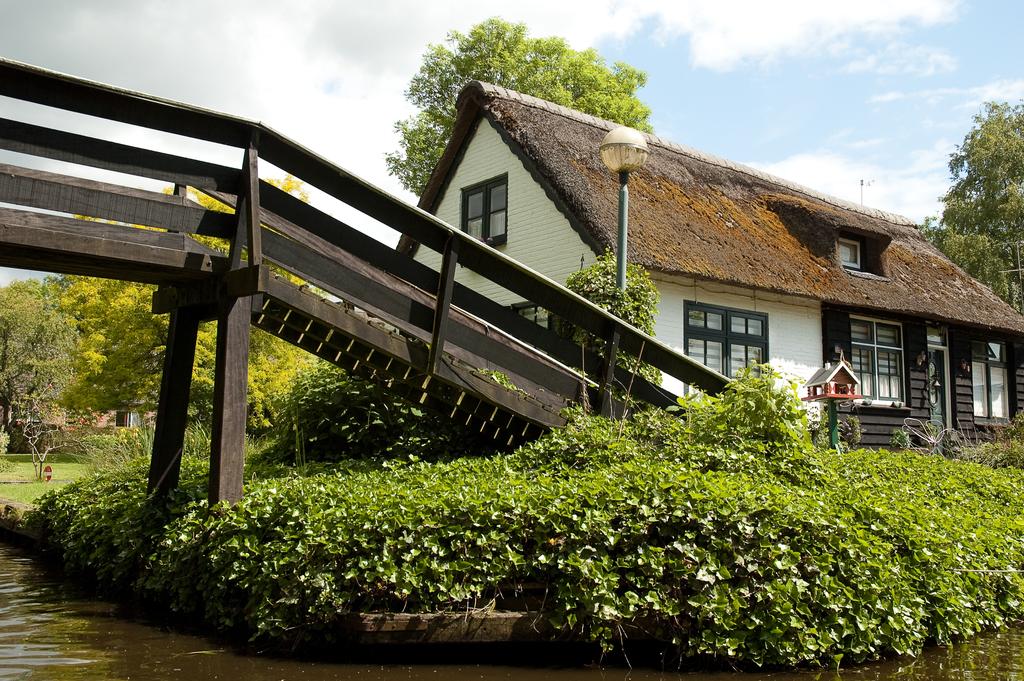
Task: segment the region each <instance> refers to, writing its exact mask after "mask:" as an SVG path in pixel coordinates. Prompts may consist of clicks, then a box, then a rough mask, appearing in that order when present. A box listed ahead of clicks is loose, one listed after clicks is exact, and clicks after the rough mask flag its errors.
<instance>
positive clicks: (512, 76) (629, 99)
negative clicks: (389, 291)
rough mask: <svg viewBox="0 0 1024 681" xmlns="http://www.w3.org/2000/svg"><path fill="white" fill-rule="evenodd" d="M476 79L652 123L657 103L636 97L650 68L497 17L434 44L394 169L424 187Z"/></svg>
mask: <svg viewBox="0 0 1024 681" xmlns="http://www.w3.org/2000/svg"><path fill="white" fill-rule="evenodd" d="M470 80H483V81H487V82H490V83H494V84H495V85H501V86H503V87H507V88H510V89H513V90H518V91H519V92H523V93H525V94H529V95H533V96H535V97H540V98H542V99H546V100H549V101H552V102H555V103H556V104H562V105H564V106H568V107H572V108H574V109H578V110H580V111H583V112H585V113H589V114H592V115H594V116H599V117H601V118H607V119H609V120H613V121H616V122H618V123H622V124H623V125H629V126H632V127H634V128H637V129H639V130H645V131H650V130H651V126H650V123H649V122H648V116H649V115H650V109H649V108H648V107H647V106H646V105H645V104H644V103H643V102H641V101H640V100H639V99H637V97H636V91H637V90H638V89H639V88H641V87H643V86H644V84H645V83H646V82H647V74H645V73H644V72H643V71H640V70H639V69H636V68H634V67H632V66H630V65H629V64H626V63H623V62H616V63H615V64H613V65H612V66H611V67H609V66H608V65H607V64H606V63H605V60H604V58H603V57H601V55H599V54H598V53H597V51H595V50H593V49H588V50H582V51H577V50H574V49H572V48H571V47H569V45H568V44H567V43H566V42H565V40H564V39H563V38H558V37H547V38H532V37H530V36H529V34H528V29H527V27H526V25H525V24H512V23H508V22H505V21H502V20H501V19H497V18H491V19H488V20H486V21H484V22H482V23H479V24H477V25H476V26H473V27H472V28H471V29H470V30H469V32H468V33H460V32H458V31H452V32H451V33H449V34H448V37H447V39H446V40H445V42H444V43H443V44H433V45H430V46H429V47H428V48H427V52H426V54H425V55H424V57H423V63H422V65H421V66H420V69H419V71H418V72H417V73H416V75H415V76H414V77H413V79H412V81H411V82H410V83H409V88H408V90H406V93H405V96H406V99H407V100H408V101H409V102H411V103H412V104H413V105H415V106H416V107H417V108H418V109H419V113H417V114H416V115H415V116H412V117H410V118H407V119H405V120H403V121H398V122H397V123H396V124H395V130H396V131H397V132H398V134H399V136H400V140H399V146H400V149H399V150H398V151H395V152H392V153H390V154H387V156H386V159H387V164H388V169H389V170H390V171H391V174H392V175H394V176H395V177H397V178H398V180H399V181H400V182H401V183H402V185H403V186H404V187H405V188H406V189H408V190H409V191H412V192H414V193H416V194H419V193H420V192H422V190H423V188H424V187H425V186H426V183H427V180H428V178H429V177H430V173H431V171H432V170H433V169H434V166H435V165H436V164H437V161H438V160H439V159H440V158H441V154H442V153H443V152H444V147H445V144H446V143H447V142H448V138H449V137H450V136H451V133H452V127H453V125H454V123H455V114H456V109H455V100H456V98H457V97H458V94H459V91H460V90H461V89H462V87H463V86H464V85H465V84H466V83H467V82H469V81H470Z"/></svg>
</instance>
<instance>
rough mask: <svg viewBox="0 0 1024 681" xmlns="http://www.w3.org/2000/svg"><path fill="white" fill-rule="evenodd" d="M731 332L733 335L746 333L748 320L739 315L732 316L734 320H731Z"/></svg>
mask: <svg viewBox="0 0 1024 681" xmlns="http://www.w3.org/2000/svg"><path fill="white" fill-rule="evenodd" d="M729 330H730V331H732V332H733V333H746V332H747V318H746V317H740V316H739V315H732V318H731V319H730V320H729Z"/></svg>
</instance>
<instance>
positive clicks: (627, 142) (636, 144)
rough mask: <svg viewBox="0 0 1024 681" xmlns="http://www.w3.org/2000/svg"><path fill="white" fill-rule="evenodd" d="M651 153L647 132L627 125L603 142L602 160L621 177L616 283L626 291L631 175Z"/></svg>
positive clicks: (605, 137) (610, 134) (609, 135)
mask: <svg viewBox="0 0 1024 681" xmlns="http://www.w3.org/2000/svg"><path fill="white" fill-rule="evenodd" d="M648 154H650V151H649V150H648V149H647V140H645V139H644V136H643V133H641V132H640V131H638V130H634V129H633V128H627V127H625V126H622V127H619V128H615V129H614V130H612V131H611V132H609V133H608V134H607V135H605V136H604V139H603V140H601V160H602V161H604V164H605V165H606V166H607V167H608V170H610V171H612V172H613V173H618V174H619V252H618V253H617V254H616V277H615V280H616V283H617V284H618V286H619V288H620V289H622V290H623V291H625V290H626V225H627V222H628V213H629V188H628V186H627V185H628V184H629V173H630V172H631V171H634V170H639V169H640V168H642V167H643V165H644V163H646V162H647V156H648Z"/></svg>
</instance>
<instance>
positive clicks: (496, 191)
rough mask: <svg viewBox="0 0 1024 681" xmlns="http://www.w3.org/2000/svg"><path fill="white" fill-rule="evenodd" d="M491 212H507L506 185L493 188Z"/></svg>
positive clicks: (502, 184)
mask: <svg viewBox="0 0 1024 681" xmlns="http://www.w3.org/2000/svg"><path fill="white" fill-rule="evenodd" d="M491 210H492V211H496V210H505V183H504V182H503V183H501V184H499V185H498V186H496V187H491Z"/></svg>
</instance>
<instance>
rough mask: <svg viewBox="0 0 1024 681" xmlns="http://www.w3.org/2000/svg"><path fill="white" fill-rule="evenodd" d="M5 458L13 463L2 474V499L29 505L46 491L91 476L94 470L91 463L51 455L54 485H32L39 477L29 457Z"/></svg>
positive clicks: (15, 455)
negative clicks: (36, 475)
mask: <svg viewBox="0 0 1024 681" xmlns="http://www.w3.org/2000/svg"><path fill="white" fill-rule="evenodd" d="M3 458H4V459H7V460H8V461H10V462H12V465H11V466H10V467H9V468H7V469H6V470H3V471H0V499H11V500H13V501H20V502H22V503H26V504H30V503H32V502H33V501H34V500H35V499H36V498H37V497H39V496H41V495H42V494H43V492H46V491H47V490H50V489H53V488H55V487H60V486H61V485H62V484H63V483H65V482H69V481H71V480H77V479H78V478H80V477H82V476H83V475H87V474H89V473H90V472H91V469H92V466H91V464H89V463H85V462H83V461H81V460H79V459H78V458H76V457H73V456H68V455H66V454H65V455H63V456H62V455H60V454H51V455H50V456H48V457H46V464H47V465H49V466H50V467H52V468H53V482H33V481H34V480H35V479H36V477H35V473H34V472H33V470H32V456H31V455H30V454H8V455H6V456H5V457H3Z"/></svg>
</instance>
